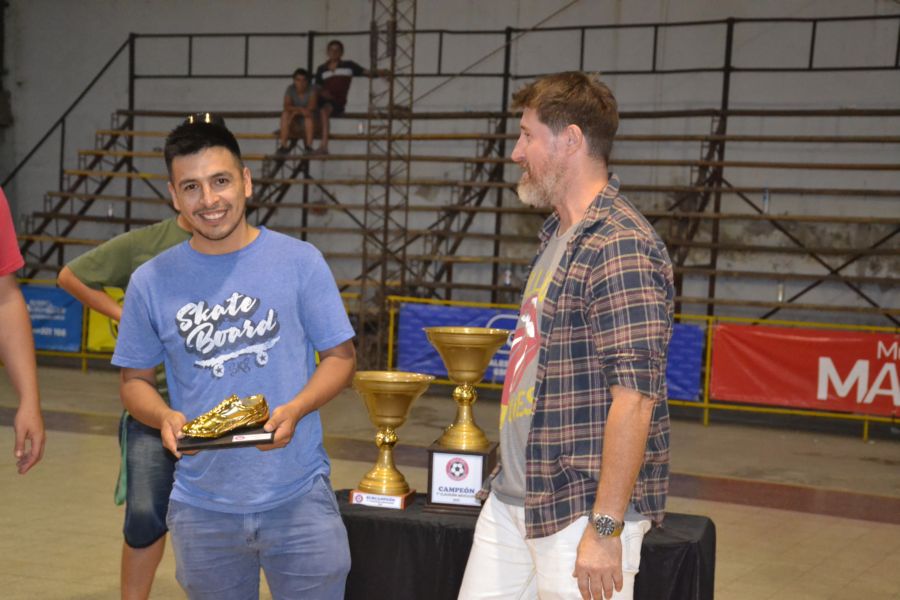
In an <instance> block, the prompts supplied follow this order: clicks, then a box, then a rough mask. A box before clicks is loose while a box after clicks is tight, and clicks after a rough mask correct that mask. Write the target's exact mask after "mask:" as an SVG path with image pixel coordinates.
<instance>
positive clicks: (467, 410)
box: [437, 383, 491, 450]
mask: <svg viewBox="0 0 900 600" xmlns="http://www.w3.org/2000/svg"><path fill="white" fill-rule="evenodd" d="M477 399H478V394H477V393H476V392H475V386H473V385H472V384H470V383H463V384H461V385H458V386H456V388H454V390H453V400H455V401H456V420H455V421H454V422H453V423H452V424H451V425H449V426H448V427H447V428H446V429H444V434H443V435H441V437H440V439H439V440H438V442H437V443H438V444H440V445H441V446H443V447H444V448H453V449H456V450H485V449H486V448H487V447H488V446H490V445H491V443H490V441H488V439H487V436H486V435H485V433H484V430H483V429H481V427H479V426H478V425H476V424H475V419H474V418H473V416H472V405H473V404H475V401H476V400H477Z"/></svg>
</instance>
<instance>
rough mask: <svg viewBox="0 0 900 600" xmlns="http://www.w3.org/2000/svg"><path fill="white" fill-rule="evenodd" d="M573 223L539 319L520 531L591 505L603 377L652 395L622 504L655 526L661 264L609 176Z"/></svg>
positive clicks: (660, 470) (660, 503) (660, 461)
mask: <svg viewBox="0 0 900 600" xmlns="http://www.w3.org/2000/svg"><path fill="white" fill-rule="evenodd" d="M558 225H559V218H558V217H557V215H556V214H555V213H554V214H553V215H551V216H550V217H549V218H548V219H547V220H546V221H545V223H544V225H543V227H542V228H541V232H540V238H541V247H540V250H539V251H538V254H540V252H541V251H542V250H543V249H544V247H545V246H546V244H547V240H548V239H549V237H550V236H551V235H553V234H554V232H555V231H556V229H557V226H558ZM576 226H577V227H579V228H580V230H576V232H575V235H574V236H573V238H572V240H571V241H570V242H569V246H568V248H567V250H566V253H565V255H564V256H563V258H562V259H561V261H560V265H559V268H558V269H557V271H556V274H555V276H554V278H553V281H552V283H551V284H550V287H549V289H548V290H547V296H546V298H545V300H544V308H543V312H542V315H541V348H540V355H539V358H538V370H537V375H536V381H535V409H534V416H533V418H532V425H531V431H530V433H529V436H528V446H527V452H526V468H525V479H526V483H525V485H526V494H525V515H526V516H525V521H526V535H527V537H529V538H535V537H544V536H548V535H552V534H554V533H556V532H557V531H559V530H561V529H563V528H564V527H566V526H567V525H569V524H570V523H571V522H572V521H574V520H575V519H577V518H579V517H580V516H582V515H585V514H589V513H590V511H591V509H592V507H593V504H594V499H595V496H596V492H597V484H598V482H599V478H600V464H601V460H600V459H601V453H602V450H603V433H604V428H605V426H606V418H607V415H608V413H609V409H610V406H611V403H612V394H611V392H610V387H611V386H613V385H620V386H623V387H625V388H629V389H632V390H637V391H638V392H640V393H641V394H643V395H644V396H647V397H649V398H652V399H653V400H655V401H656V403H655V406H654V408H653V416H652V421H651V424H650V431H649V436H648V439H647V445H646V448H645V450H644V460H643V464H642V465H641V469H640V472H639V474H638V478H637V482H636V483H635V486H634V491H633V492H632V496H631V502H632V503H633V504H634V506H635V508H636V509H637V510H638V511H639V512H641V513H642V514H644V515H646V516H647V517H649V518H650V519H652V520H653V521H655V522H657V523H659V522H661V521H662V518H663V512H664V510H665V502H666V492H667V489H668V483H669V408H668V404H667V395H666V376H665V367H666V350H667V348H668V344H669V338H670V337H671V333H672V320H673V297H674V286H673V283H672V281H673V279H672V264H671V261H670V259H669V255H668V252H667V250H666V247H665V245H664V244H663V242H662V240H661V239H660V238H659V236H658V235H657V233H656V231H655V230H654V229H653V227H652V226H651V225H650V224H649V223H648V222H647V220H646V219H644V217H643V216H642V215H641V214H640V213H639V212H638V211H637V209H635V208H634V206H632V205H631V203H630V202H628V200H626V199H625V198H624V197H623V196H621V195H619V179H618V177H616V176H615V175H612V176H611V177H610V180H609V183H608V184H607V185H606V187H605V188H604V189H603V191H602V192H601V193H600V194H599V195H598V196H597V197H596V198H595V199H594V201H593V203H592V204H591V206H590V208H588V210H587V213H586V214H585V217H584V219H583V220H582V222H581V223H580V224H578V225H576ZM532 266H533V263H532Z"/></svg>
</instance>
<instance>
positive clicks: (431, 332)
mask: <svg viewBox="0 0 900 600" xmlns="http://www.w3.org/2000/svg"><path fill="white" fill-rule="evenodd" d="M509 333H510V332H509V331H508V330H506V329H492V328H489V327H426V328H425V335H426V336H428V341H429V342H431V345H432V346H434V347H435V348H437V351H438V354H440V355H441V359H442V360H443V361H444V366H446V367H447V373H448V374H449V376H450V381H452V382H453V383H455V384H456V387H455V388H454V389H453V400H455V401H456V421H454V422H453V423H452V424H451V425H449V426H448V427H447V428H446V429H444V434H443V435H442V436H441V437H440V439H438V441H437V444H438V445H439V446H442V447H444V448H450V449H453V450H474V451H480V450H486V449H487V448H488V447H489V446H490V445H491V443H490V441H488V439H487V436H486V435H485V434H484V431H483V430H482V429H481V427H479V426H478V425H476V424H475V419H474V417H473V415H472V405H473V404H474V403H475V400H477V399H478V395H477V394H476V393H475V384H476V383H478V382H479V381H481V378H482V377H484V372H485V371H486V370H487V367H488V364H490V362H491V357H492V356H494V354H495V353H496V352H497V350H499V349H500V347H501V346H503V344H505V343H506V340H507V338H508V337H509Z"/></svg>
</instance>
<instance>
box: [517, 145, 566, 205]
mask: <svg viewBox="0 0 900 600" xmlns="http://www.w3.org/2000/svg"><path fill="white" fill-rule="evenodd" d="M565 172H566V166H565V163H564V162H563V161H561V160H556V158H555V157H550V160H548V161H547V163H546V165H545V167H544V173H543V174H542V175H540V176H538V177H535V176H534V175H533V174H532V173H531V171H530V170H529V169H528V168H527V167H526V168H525V172H524V173H522V177H521V178H520V179H519V185H518V186H517V187H516V193H517V194H518V195H519V200H521V201H522V203H523V204H527V205H528V206H533V207H535V208H550V207H552V206H553V205H554V203H557V202H559V201H560V200H561V198H560V196H561V194H562V190H561V189H560V188H561V187H562V186H561V185H560V183H561V181H562V180H563V176H564V175H565Z"/></svg>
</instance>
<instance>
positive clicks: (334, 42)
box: [325, 40, 344, 54]
mask: <svg viewBox="0 0 900 600" xmlns="http://www.w3.org/2000/svg"><path fill="white" fill-rule="evenodd" d="M332 46H337V47H338V48H340V49H341V54H343V53H344V43H343V42H342V41H341V40H331V41H330V42H328V44H326V45H325V47H326V48H331V47H332Z"/></svg>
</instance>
